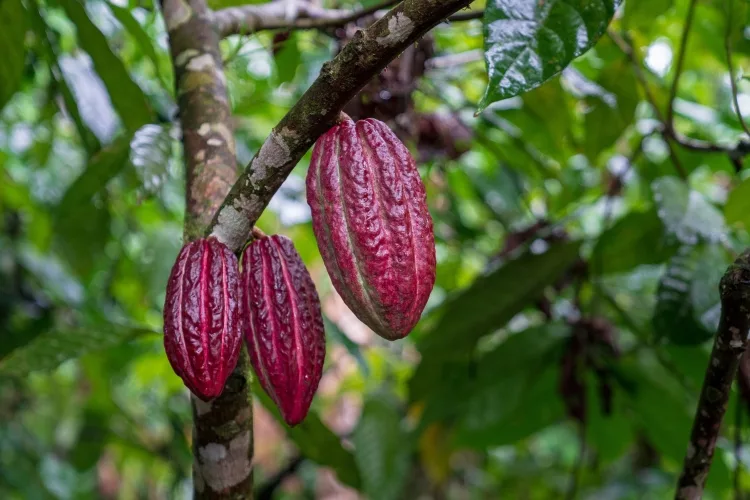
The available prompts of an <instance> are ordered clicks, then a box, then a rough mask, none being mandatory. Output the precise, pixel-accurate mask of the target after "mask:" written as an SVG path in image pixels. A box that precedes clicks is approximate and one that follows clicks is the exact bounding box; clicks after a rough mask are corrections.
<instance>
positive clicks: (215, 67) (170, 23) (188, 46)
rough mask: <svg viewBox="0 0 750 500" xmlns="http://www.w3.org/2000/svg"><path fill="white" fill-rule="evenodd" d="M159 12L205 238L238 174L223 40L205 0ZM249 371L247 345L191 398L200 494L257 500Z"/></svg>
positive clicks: (189, 227) (196, 214) (190, 195)
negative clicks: (217, 381)
mask: <svg viewBox="0 0 750 500" xmlns="http://www.w3.org/2000/svg"><path fill="white" fill-rule="evenodd" d="M162 11H163V14H164V20H165V24H166V26H167V31H168V35H169V48H170V53H171V56H172V62H173V66H174V72H175V87H176V89H175V90H176V95H177V99H178V105H179V110H180V122H181V125H182V133H183V137H182V142H183V147H184V157H185V169H186V176H185V177H186V190H185V196H186V212H185V240H186V241H189V240H192V239H195V238H198V237H200V236H202V234H203V232H204V230H205V229H206V227H207V226H208V223H209V222H210V220H211V216H212V215H213V214H214V212H215V211H216V209H217V208H218V207H219V206H220V205H221V202H222V199H223V198H224V197H225V196H226V194H227V193H228V192H229V190H230V188H231V186H232V183H233V182H234V181H235V179H236V178H237V163H236V160H235V146H234V138H233V135H232V130H231V122H230V108H229V99H228V97H227V90H226V80H225V77H224V73H223V68H222V59H221V53H220V51H219V37H218V34H217V33H216V32H215V30H214V25H213V22H212V18H211V14H210V11H209V10H208V8H207V7H206V4H205V2H204V1H203V0H184V1H183V0H163V1H162ZM248 227H249V225H248ZM233 250H235V251H236V250H237V249H236V248H234V249H233ZM248 370H249V363H248V358H247V354H246V352H245V350H244V348H243V351H242V354H241V355H240V360H239V362H238V363H237V367H236V368H235V369H234V371H233V372H232V374H231V375H230V377H229V379H228V380H227V383H226V385H225V387H224V391H223V393H222V395H221V396H219V397H218V398H216V399H214V400H213V401H211V402H210V403H204V402H202V401H200V400H199V399H197V398H195V397H193V398H192V406H193V454H194V465H193V483H194V498H196V499H229V498H231V499H249V498H252V482H253V477H252V476H253V475H252V458H253V426H252V421H253V419H252V405H251V403H252V401H251V393H250V383H249V372H248Z"/></svg>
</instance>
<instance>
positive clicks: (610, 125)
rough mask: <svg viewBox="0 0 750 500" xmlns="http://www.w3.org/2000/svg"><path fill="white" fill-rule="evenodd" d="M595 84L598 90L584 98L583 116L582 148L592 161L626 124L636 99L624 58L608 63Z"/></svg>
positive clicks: (609, 144) (607, 146) (633, 110)
mask: <svg viewBox="0 0 750 500" xmlns="http://www.w3.org/2000/svg"><path fill="white" fill-rule="evenodd" d="M596 84H598V86H600V88H601V90H602V91H601V92H597V93H594V94H593V95H590V96H589V97H588V98H587V99H586V103H587V104H588V105H589V109H588V111H587V112H586V114H585V115H584V117H585V127H586V144H585V150H586V156H588V158H589V160H590V161H591V162H592V163H593V162H594V161H595V160H596V158H597V156H598V155H599V153H601V152H602V151H603V150H605V149H606V148H609V147H611V146H612V145H613V144H614V142H615V141H616V140H617V139H618V138H619V137H620V135H621V134H622V133H623V132H624V131H625V129H626V128H627V127H628V126H630V124H631V123H632V121H633V118H634V114H635V107H636V105H637V104H638V100H639V96H638V86H637V83H636V79H635V75H634V74H633V71H632V67H631V65H630V61H629V60H627V59H626V58H621V59H619V60H618V61H616V62H613V63H610V64H608V65H607V66H606V67H605V68H604V69H603V70H602V72H601V73H600V75H599V78H598V79H597V81H596Z"/></svg>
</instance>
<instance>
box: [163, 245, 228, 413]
mask: <svg viewBox="0 0 750 500" xmlns="http://www.w3.org/2000/svg"><path fill="white" fill-rule="evenodd" d="M240 320H241V316H240V303H239V270H238V265H237V257H236V256H235V255H234V254H233V253H232V251H231V250H229V248H227V247H226V246H225V245H224V244H222V243H221V242H219V241H218V240H217V239H215V238H208V239H200V240H196V241H191V242H190V243H188V244H186V245H185V246H184V247H182V250H181V251H180V253H179V255H178V256H177V261H176V262H175V264H174V266H173V267H172V273H171V275H170V276H169V282H168V283H167V298H166V301H165V303H164V350H165V351H166V352H167V358H168V359H169V363H170V364H171V365H172V369H173V370H174V371H175V373H176V374H177V375H178V376H179V377H180V378H182V380H183V382H184V383H185V385H186V386H187V387H188V389H190V390H191V391H192V392H193V394H195V395H196V396H198V397H199V398H201V399H202V400H204V401H208V400H210V399H213V398H215V397H217V396H219V395H220V394H221V392H222V390H223V389H224V384H225V382H226V381H227V378H228V377H229V374H230V373H232V370H234V367H235V366H236V365H237V359H238V358H239V355H240V348H241V344H242V342H241V340H242V330H241V328H240Z"/></svg>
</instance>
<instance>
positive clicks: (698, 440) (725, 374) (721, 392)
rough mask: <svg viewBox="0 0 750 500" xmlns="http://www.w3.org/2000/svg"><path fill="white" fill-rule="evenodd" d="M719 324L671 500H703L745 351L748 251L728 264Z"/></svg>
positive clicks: (749, 309) (749, 327)
mask: <svg viewBox="0 0 750 500" xmlns="http://www.w3.org/2000/svg"><path fill="white" fill-rule="evenodd" d="M719 291H720V294H721V321H720V323H719V329H718V331H717V333H716V338H715V340H714V347H713V350H712V351H711V359H710V360H709V363H708V368H707V369H706V376H705V378H704V379H703V389H702V390H701V396H700V400H699V401H698V408H697V409H696V412H695V419H694V420H693V430H692V432H691V434H690V442H689V443H688V449H687V452H686V454H685V462H684V465H683V469H682V473H681V474H680V478H679V481H678V483H677V491H676V493H675V499H676V500H698V499H700V498H702V496H703V488H704V486H705V484H706V479H707V477H708V472H709V470H710V468H711V461H712V460H713V456H714V450H715V448H716V440H717V439H718V437H719V432H720V430H721V422H722V420H723V418H724V413H726V410H727V403H728V402H729V395H730V393H731V390H732V380H733V379H734V378H735V373H736V371H737V366H738V365H739V362H740V357H742V355H743V353H744V352H745V350H746V348H747V335H748V331H750V250H746V251H745V252H744V253H743V254H742V255H740V256H739V257H738V258H737V260H736V261H735V262H734V264H732V265H731V266H730V267H729V269H728V270H727V272H726V273H725V274H724V277H723V278H722V279H721V284H720V285H719Z"/></svg>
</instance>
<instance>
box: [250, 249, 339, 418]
mask: <svg viewBox="0 0 750 500" xmlns="http://www.w3.org/2000/svg"><path fill="white" fill-rule="evenodd" d="M240 282H241V285H240V289H241V300H242V315H243V328H244V337H245V342H246V343H247V349H248V352H249V353H250V362H251V364H252V366H253V369H254V371H255V374H256V375H257V376H258V380H259V381H260V385H261V386H262V387H263V389H264V390H265V391H266V393H267V394H268V395H269V396H270V397H271V399H273V401H274V402H275V403H276V405H277V406H278V407H279V409H280V410H281V414H282V416H283V417H284V420H285V421H286V423H287V424H288V425H290V426H294V425H297V424H298V423H300V422H302V420H304V418H305V416H306V415H307V412H308V410H309V409H310V403H312V399H313V396H314V395H315V391H316V390H317V388H318V383H319V382H320V377H321V375H322V374H323V361H324V358H325V352H326V342H325V333H324V330H323V316H322V315H321V312H320V299H319V298H318V292H317V291H316V290H315V283H313V280H312V278H311V277H310V273H308V272H307V268H305V264H304V263H303V262H302V259H301V258H300V256H299V254H298V253H297V250H296V249H295V248H294V244H293V243H292V240H290V239H289V238H287V237H286V236H280V235H273V236H268V237H262V238H260V239H256V240H255V241H253V242H252V243H251V244H250V246H248V248H247V249H246V250H245V252H244V254H243V255H242V270H241V272H240Z"/></svg>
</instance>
